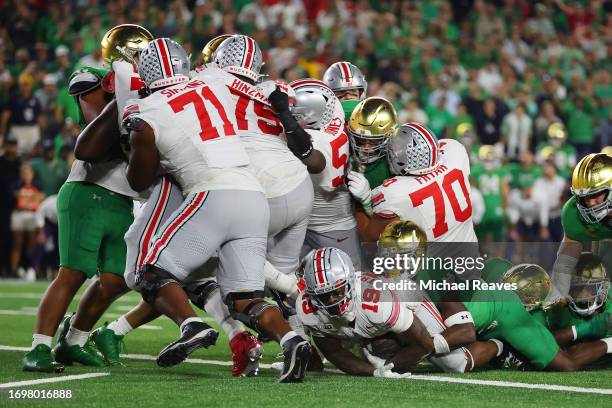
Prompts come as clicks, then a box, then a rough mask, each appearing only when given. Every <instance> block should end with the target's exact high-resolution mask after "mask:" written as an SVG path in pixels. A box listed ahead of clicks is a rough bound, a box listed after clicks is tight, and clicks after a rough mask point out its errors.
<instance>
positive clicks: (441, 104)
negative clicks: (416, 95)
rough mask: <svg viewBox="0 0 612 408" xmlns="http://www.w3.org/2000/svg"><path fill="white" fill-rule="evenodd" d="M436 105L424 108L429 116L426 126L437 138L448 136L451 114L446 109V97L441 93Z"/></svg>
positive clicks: (451, 120)
mask: <svg viewBox="0 0 612 408" xmlns="http://www.w3.org/2000/svg"><path fill="white" fill-rule="evenodd" d="M437 102H438V103H437V105H430V106H428V107H427V108H426V109H425V113H427V117H428V118H429V122H428V126H429V128H430V129H431V130H432V131H433V132H434V134H435V135H436V136H438V137H439V138H444V137H448V136H450V126H451V124H452V122H453V115H451V114H450V113H448V111H447V110H446V97H445V96H444V95H441V96H440V97H439V98H438V101H437Z"/></svg>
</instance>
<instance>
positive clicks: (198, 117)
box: [124, 37, 310, 382]
mask: <svg viewBox="0 0 612 408" xmlns="http://www.w3.org/2000/svg"><path fill="white" fill-rule="evenodd" d="M232 38H234V37H232ZM232 38H230V39H228V40H226V41H224V43H225V42H227V41H229V40H231V39H232ZM224 43H222V45H221V46H220V48H218V49H217V51H216V52H215V55H217V53H218V52H220V50H221V47H222V46H223V44H224ZM243 45H248V44H244V43H243ZM251 46H253V44H251ZM252 56H253V53H251V57H252ZM249 64H250V63H249ZM139 74H140V76H141V78H142V79H143V81H144V82H145V84H146V85H147V87H148V88H149V89H150V90H151V91H153V93H152V94H151V95H150V96H148V97H147V98H145V99H143V100H139V101H135V105H133V106H128V107H127V108H126V113H127V115H126V119H125V121H124V123H125V125H126V128H127V129H129V130H130V147H131V150H130V162H129V165H128V171H127V177H128V180H129V182H130V185H131V186H132V187H133V188H135V189H138V190H142V189H145V188H147V187H149V186H150V185H151V184H152V183H153V182H154V181H155V179H156V174H157V172H158V168H159V167H160V165H161V166H163V167H164V168H165V169H166V170H167V171H168V172H169V173H170V174H171V175H173V176H174V177H175V179H176V180H177V182H178V183H179V185H180V186H181V189H182V191H183V193H185V194H186V197H185V201H184V202H183V204H182V205H181V206H180V207H179V208H178V209H177V210H176V211H175V212H174V213H173V214H172V215H171V216H170V218H169V219H168V220H167V221H166V223H165V224H164V225H163V226H162V227H161V229H160V230H159V231H158V233H157V234H156V235H155V237H154V239H153V243H152V244H151V246H150V247H149V250H148V252H147V255H146V256H145V258H144V262H143V268H142V269H141V270H140V271H139V274H138V276H137V277H136V285H137V286H139V287H140V290H141V292H142V294H143V299H144V300H145V301H147V302H148V303H151V304H153V305H154V306H155V308H156V309H157V310H158V311H160V312H162V313H163V314H165V315H167V316H168V317H170V318H171V319H173V320H174V321H175V323H176V324H177V325H180V326H181V337H180V338H179V339H178V340H177V341H175V342H174V343H171V344H169V345H168V346H167V347H165V348H164V349H163V350H162V351H161V352H160V354H159V356H158V359H157V362H158V364H159V365H160V366H172V365H175V364H178V363H180V362H182V361H183V360H184V359H185V358H186V357H187V356H188V355H189V354H190V353H191V352H193V351H194V350H195V349H197V348H200V347H208V346H209V345H211V344H214V342H215V341H216V337H217V333H216V331H215V330H213V329H212V328H211V327H210V326H208V325H206V324H205V323H204V322H203V321H202V320H201V319H200V318H198V317H197V315H196V314H195V312H194V311H193V309H192V308H191V307H190V306H189V303H188V300H187V295H186V293H185V292H184V290H183V289H182V288H181V285H180V282H184V281H185V280H187V279H188V278H189V277H190V276H191V275H192V274H193V273H194V272H195V271H196V270H197V269H198V268H200V267H201V266H203V265H204V264H205V263H206V261H208V259H209V258H210V257H211V256H212V255H213V253H214V252H215V251H217V250H218V254H219V262H220V268H219V273H218V274H217V281H218V282H219V286H220V288H221V292H222V295H223V296H224V298H225V301H226V303H227V304H228V307H229V310H230V311H231V312H232V313H233V314H234V315H235V316H236V317H237V318H238V319H240V320H244V321H248V322H250V324H251V325H252V326H254V327H256V328H257V329H258V330H260V331H262V332H264V333H265V334H267V335H268V336H270V337H272V338H275V339H276V340H278V341H279V343H280V344H281V346H282V347H283V350H284V355H285V364H284V368H283V371H282V373H281V376H280V377H279V382H299V381H302V379H303V376H304V370H305V364H306V361H307V360H308V357H309V355H310V345H309V344H308V343H307V342H305V341H304V340H302V339H301V338H300V336H299V335H297V334H296V333H295V332H294V331H292V330H291V327H290V326H289V324H288V323H287V321H286V320H284V318H283V316H282V313H281V312H280V310H279V309H278V308H277V307H275V306H273V305H271V304H269V303H267V302H266V301H265V300H263V298H262V295H263V292H262V291H263V288H264V274H263V265H264V262H265V253H266V248H265V246H266V237H267V227H268V218H269V209H268V206H267V201H266V199H265V196H264V194H263V191H262V188H261V186H260V185H259V182H258V181H257V179H256V177H255V175H254V174H253V171H252V169H251V167H250V165H249V156H248V154H247V153H246V150H245V149H244V147H243V145H242V142H241V139H240V138H239V136H238V135H237V133H236V130H235V129H236V128H239V123H238V122H239V118H237V117H233V116H231V115H227V113H226V112H225V109H224V106H228V105H229V106H231V105H233V104H232V102H233V100H232V97H231V93H230V90H229V89H230V88H229V86H228V84H230V83H235V78H234V77H233V76H232V75H231V74H229V73H227V72H225V71H223V70H221V69H218V68H214V67H207V68H206V69H204V70H202V71H201V72H200V73H199V74H198V75H197V77H196V78H194V79H192V80H190V79H189V76H188V75H189V60H188V57H187V55H186V53H185V51H184V49H183V48H182V47H181V46H180V45H178V44H177V43H175V42H173V41H172V40H169V39H156V40H154V41H152V42H151V43H150V45H149V46H148V47H147V48H146V49H145V50H144V51H142V52H141V55H140V61H139ZM191 105H193V107H194V110H191V109H189V110H187V109H186V107H187V106H191ZM134 106H135V107H134ZM194 113H195V114H194ZM176 129H183V131H182V132H177V131H176ZM244 202H249V207H248V210H245V207H244V206H242V203H244ZM203 231H207V232H206V233H203ZM186 243H187V244H186Z"/></svg>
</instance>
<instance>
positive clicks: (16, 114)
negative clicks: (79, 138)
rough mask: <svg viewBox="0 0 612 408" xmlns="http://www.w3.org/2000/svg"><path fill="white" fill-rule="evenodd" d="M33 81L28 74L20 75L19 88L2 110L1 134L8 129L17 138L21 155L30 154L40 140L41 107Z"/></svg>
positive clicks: (10, 134)
mask: <svg viewBox="0 0 612 408" xmlns="http://www.w3.org/2000/svg"><path fill="white" fill-rule="evenodd" d="M33 81H34V80H33V78H32V76H30V75H28V74H22V75H21V76H19V79H18V83H19V89H18V91H17V92H15V94H14V95H13V96H12V97H11V100H10V101H9V103H8V105H7V108H6V109H5V110H4V111H3V112H2V123H1V124H0V134H6V132H7V130H8V132H9V136H10V137H12V138H14V139H15V140H17V149H18V153H19V154H20V155H30V154H31V153H32V149H33V148H34V146H36V143H38V141H39V140H40V125H41V115H40V114H41V107H40V102H38V99H36V98H35V97H34V95H33V94H32V83H33Z"/></svg>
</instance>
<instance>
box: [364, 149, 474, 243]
mask: <svg viewBox="0 0 612 408" xmlns="http://www.w3.org/2000/svg"><path fill="white" fill-rule="evenodd" d="M440 156H441V157H440V162H439V163H438V165H437V166H436V168H435V169H434V170H433V171H432V172H431V173H428V174H424V175H422V176H397V177H394V178H391V179H388V180H385V182H384V183H383V184H382V185H381V186H379V187H377V188H376V189H374V191H373V192H372V205H373V209H374V213H375V214H376V215H378V216H380V217H382V218H396V217H399V218H400V219H401V220H402V221H412V222H414V223H416V224H417V225H418V226H420V227H421V228H423V230H424V231H425V232H426V233H427V240H428V241H429V242H477V239H476V234H475V233H474V225H473V223H472V203H471V200H470V192H471V189H470V183H469V176H470V161H469V157H468V154H467V152H466V150H465V148H464V147H463V145H462V144H461V143H459V142H458V141H456V140H452V139H444V140H441V141H440Z"/></svg>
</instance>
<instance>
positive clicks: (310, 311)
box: [294, 248, 468, 375]
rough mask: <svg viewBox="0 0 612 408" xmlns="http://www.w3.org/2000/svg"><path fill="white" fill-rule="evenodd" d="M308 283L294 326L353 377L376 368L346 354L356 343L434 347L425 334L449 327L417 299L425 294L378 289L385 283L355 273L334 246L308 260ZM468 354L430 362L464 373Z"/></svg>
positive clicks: (461, 351) (416, 357) (426, 303)
mask: <svg viewBox="0 0 612 408" xmlns="http://www.w3.org/2000/svg"><path fill="white" fill-rule="evenodd" d="M304 280H305V282H306V288H305V290H304V292H302V293H301V294H300V296H299V297H298V301H297V303H296V310H297V317H298V319H297V322H296V323H295V324H294V328H295V329H296V331H298V332H299V333H301V334H302V335H303V336H312V337H313V339H314V341H315V343H316V344H317V346H318V347H319V349H320V350H321V351H322V352H323V354H324V355H325V357H326V358H327V359H328V360H330V361H331V362H332V363H334V364H335V365H336V366H337V367H338V368H340V369H342V370H343V371H345V372H347V373H349V374H354V375H368V374H372V373H373V371H374V368H375V367H373V366H371V365H370V364H368V363H367V362H364V361H361V360H359V359H358V358H357V357H355V356H353V355H352V354H351V353H350V352H348V349H349V348H350V347H351V345H353V344H358V343H363V340H364V339H374V338H379V337H381V336H385V335H388V334H397V335H398V340H399V341H402V340H416V343H413V345H416V346H417V347H423V343H426V344H427V346H425V349H426V348H427V347H433V340H432V339H431V338H429V339H427V338H423V337H421V336H435V335H436V334H439V333H441V332H442V331H443V330H444V329H445V328H446V326H445V325H444V323H443V320H442V317H441V316H440V313H439V312H438V310H437V308H436V306H435V305H434V304H433V303H431V302H429V301H427V300H424V301H415V299H426V297H425V295H424V294H415V293H412V292H409V291H390V290H387V289H386V288H380V287H379V286H378V285H380V284H381V282H383V281H384V280H381V277H380V276H378V275H373V274H360V275H356V274H355V271H354V269H353V267H352V265H351V264H350V260H349V259H348V256H347V255H346V254H345V253H343V252H342V251H341V250H338V249H336V248H320V249H318V250H315V251H312V252H311V253H310V254H309V255H308V257H307V258H306V259H305V268H304ZM377 281H378V282H377ZM413 325H414V328H413V329H411V328H412V327H413ZM422 328H426V332H425V331H424V330H422V331H421V329H422ZM425 349H422V351H425V352H424V353H421V354H419V353H418V351H417V350H416V349H415V354H414V361H413V362H412V363H416V362H417V361H418V360H419V359H420V358H422V357H424V356H425V354H427V352H426V350H425ZM466 351H467V350H466V349H463V348H461V349H457V350H454V351H452V352H450V353H446V354H444V355H438V356H433V357H431V358H430V361H431V362H432V363H434V364H436V365H437V366H438V367H440V368H442V369H443V370H445V371H448V372H463V371H465V369H466V366H467V362H468V356H467V354H466ZM372 360H375V359H372ZM403 363H406V362H403ZM374 375H376V374H374Z"/></svg>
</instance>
